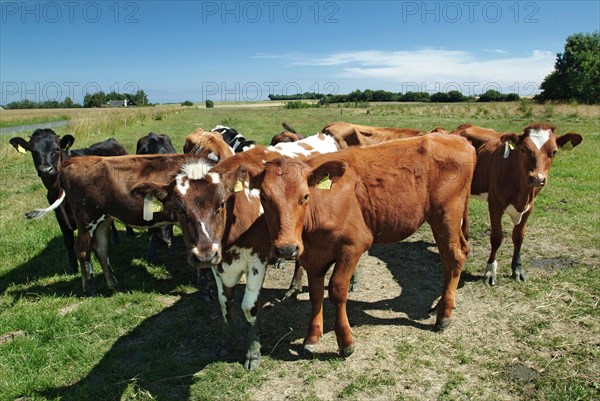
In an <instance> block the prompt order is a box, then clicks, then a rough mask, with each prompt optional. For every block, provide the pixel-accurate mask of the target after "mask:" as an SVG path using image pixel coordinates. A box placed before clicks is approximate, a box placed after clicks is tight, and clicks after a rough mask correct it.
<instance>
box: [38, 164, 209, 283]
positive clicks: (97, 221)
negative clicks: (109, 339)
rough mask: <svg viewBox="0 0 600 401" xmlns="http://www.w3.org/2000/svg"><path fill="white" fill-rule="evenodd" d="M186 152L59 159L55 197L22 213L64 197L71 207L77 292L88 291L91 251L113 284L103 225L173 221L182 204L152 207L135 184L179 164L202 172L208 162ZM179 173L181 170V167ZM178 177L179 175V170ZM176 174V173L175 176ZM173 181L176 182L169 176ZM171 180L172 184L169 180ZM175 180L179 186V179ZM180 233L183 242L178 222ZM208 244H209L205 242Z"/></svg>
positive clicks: (164, 176)
mask: <svg viewBox="0 0 600 401" xmlns="http://www.w3.org/2000/svg"><path fill="white" fill-rule="evenodd" d="M195 159H196V158H195V157H194V156H191V155H135V156H133V155H130V156H117V157H95V156H88V157H78V158H73V159H70V160H68V161H67V162H65V163H63V168H62V171H61V173H60V192H61V195H60V197H59V201H57V202H55V203H54V204H53V205H52V206H51V207H49V208H47V209H36V210H33V211H31V212H29V213H27V214H26V216H27V217H28V218H40V217H42V216H44V215H45V214H46V213H48V212H50V211H51V210H54V209H53V208H57V207H58V206H59V205H60V204H61V203H62V202H63V200H64V199H65V198H66V200H67V204H68V205H69V207H70V209H71V210H72V211H73V215H74V216H75V223H76V226H77V231H78V246H77V256H78V259H79V264H80V267H81V272H82V285H83V291H84V293H86V294H93V293H94V291H95V290H94V288H93V285H92V282H91V279H92V265H91V262H90V259H89V255H90V253H91V252H92V251H93V252H94V253H95V254H96V256H97V258H98V261H99V262H100V264H101V266H102V269H103V271H104V277H105V278H106V282H107V284H108V286H109V288H112V289H115V288H116V287H117V286H118V283H117V280H116V279H115V277H114V275H113V272H112V269H111V267H110V262H109V259H108V239H107V236H108V228H109V227H110V223H111V222H112V220H113V219H117V220H120V221H122V222H123V223H125V224H127V225H130V226H134V227H146V228H148V227H157V226H160V225H164V224H172V223H174V222H175V221H176V216H177V213H176V212H177V211H178V210H179V209H177V208H182V207H184V205H179V204H177V205H176V207H175V210H174V209H173V207H171V204H169V203H167V204H166V205H165V207H159V206H155V205H154V203H155V202H153V201H151V199H147V200H145V199H144V198H143V197H141V196H138V195H139V192H136V190H135V187H137V186H138V185H139V184H140V183H143V182H155V183H168V182H170V181H172V180H173V176H175V175H176V174H177V173H179V172H180V171H181V169H182V166H184V170H185V169H193V170H197V169H200V170H202V171H208V169H209V168H210V167H211V166H212V165H213V164H212V163H208V162H204V161H202V162H199V161H198V160H195ZM184 172H185V171H184ZM177 177H179V178H180V179H179V181H183V178H182V177H180V176H179V175H178V176H177ZM177 177H176V178H177ZM174 182H175V184H177V183H178V181H177V180H174ZM175 184H172V185H175ZM181 185H183V186H185V183H182V184H181ZM180 223H183V226H184V227H182V232H183V233H184V240H185V242H186V244H188V243H189V240H188V239H187V237H186V233H187V232H188V231H189V230H188V225H187V222H186V221H183V222H181V221H180ZM210 246H212V244H211V245H210ZM188 251H189V255H188V261H190V264H193V263H194V258H195V252H194V250H193V249H189V248H188Z"/></svg>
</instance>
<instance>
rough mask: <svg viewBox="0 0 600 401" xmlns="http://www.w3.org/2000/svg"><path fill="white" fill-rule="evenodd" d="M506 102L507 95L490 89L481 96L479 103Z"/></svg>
mask: <svg viewBox="0 0 600 401" xmlns="http://www.w3.org/2000/svg"><path fill="white" fill-rule="evenodd" d="M505 100H506V95H503V94H502V93H500V92H498V91H497V90H494V89H489V90H487V91H485V93H482V94H481V96H479V99H478V100H477V101H478V102H503V101H505Z"/></svg>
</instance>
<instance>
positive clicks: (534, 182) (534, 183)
mask: <svg viewBox="0 0 600 401" xmlns="http://www.w3.org/2000/svg"><path fill="white" fill-rule="evenodd" d="M547 182H548V180H547V179H546V176H545V175H543V174H539V173H538V174H532V175H530V176H529V179H528V180H527V183H528V184H529V186H530V187H534V188H539V187H543V186H545V185H546V183H547Z"/></svg>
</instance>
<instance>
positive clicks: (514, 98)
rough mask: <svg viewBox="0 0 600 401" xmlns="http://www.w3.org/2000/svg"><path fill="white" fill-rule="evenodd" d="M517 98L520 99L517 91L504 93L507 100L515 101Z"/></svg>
mask: <svg viewBox="0 0 600 401" xmlns="http://www.w3.org/2000/svg"><path fill="white" fill-rule="evenodd" d="M519 99H521V97H520V96H519V94H517V93H509V94H508V95H506V99H505V100H506V101H507V102H516V101H518V100H519Z"/></svg>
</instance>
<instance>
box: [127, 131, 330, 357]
mask: <svg viewBox="0 0 600 401" xmlns="http://www.w3.org/2000/svg"><path fill="white" fill-rule="evenodd" d="M337 150H338V147H337V144H336V143H335V140H334V139H333V138H332V137H330V136H328V135H323V134H317V135H313V136H311V137H308V138H306V139H304V140H302V141H298V142H292V143H281V144H278V145H277V146H269V147H263V146H256V147H254V148H251V149H249V150H246V151H244V152H240V153H236V154H235V155H234V156H232V157H229V158H227V159H224V160H222V161H221V162H220V163H219V164H217V165H216V166H215V167H214V168H213V169H211V170H210V171H209V172H208V173H207V174H206V175H205V176H198V177H196V178H193V179H192V178H191V177H190V179H189V180H187V179H186V181H185V190H184V191H182V190H181V189H180V187H179V186H178V185H174V184H173V183H170V184H159V183H152V182H148V183H147V184H143V185H141V186H139V187H138V189H136V191H137V193H140V194H142V193H144V194H149V195H152V196H155V197H156V198H158V199H161V200H163V199H164V200H166V201H167V202H174V203H176V204H181V205H187V206H188V207H187V208H186V209H185V210H183V209H181V208H179V209H177V210H178V213H181V214H182V215H181V216H180V217H179V220H180V221H187V222H188V225H193V226H195V227H200V229H196V230H195V231H194V230H190V231H192V232H196V233H202V235H198V236H197V237H196V238H194V237H193V233H192V234H191V235H189V236H188V237H189V238H190V241H191V242H190V243H189V244H188V247H189V248H190V249H196V256H197V257H198V259H199V260H204V261H206V262H205V265H206V266H208V265H213V266H214V265H217V264H219V263H220V266H215V267H213V273H214V275H215V279H216V282H217V290H218V298H219V303H220V305H221V311H222V314H223V323H222V324H223V328H222V330H221V333H222V338H221V339H220V340H219V344H218V350H217V354H218V355H220V356H225V355H227V354H229V352H230V349H231V341H232V333H233V309H232V308H233V299H234V288H235V286H236V284H237V283H238V281H239V280H240V278H241V276H242V275H246V289H245V293H244V298H243V301H242V309H243V311H244V315H245V317H246V321H247V322H248V323H249V326H248V334H247V338H248V348H247V353H246V361H245V364H244V366H245V367H246V368H247V369H255V368H256V367H258V365H259V364H260V357H261V354H260V338H259V333H258V327H257V314H258V310H259V308H260V305H259V299H258V297H259V294H260V290H261V287H262V284H263V280H264V277H265V272H266V266H267V264H268V263H270V262H272V261H273V257H272V256H271V244H270V242H269V233H268V231H267V227H266V225H265V222H264V218H263V217H262V207H261V205H260V200H259V191H258V190H256V189H254V190H250V188H249V186H248V181H247V180H246V179H245V176H246V172H248V173H249V174H250V176H255V175H258V174H260V172H261V171H262V170H263V168H264V162H265V161H268V160H273V159H275V158H278V157H281V156H283V155H287V156H291V157H294V158H298V159H304V158H307V157H309V156H312V155H316V154H322V153H326V152H335V151H337ZM238 170H240V171H238ZM228 195H231V196H228ZM225 198H226V205H225V206H222V205H221V202H222V201H223V199H225ZM165 209H168V207H167V206H166V204H165ZM223 210H225V218H224V219H223V218H221V217H219V218H216V217H215V216H221V214H222V213H223ZM183 227H184V226H183V225H182V228H183ZM207 238H208V239H207ZM217 243H218V244H220V245H221V246H219V247H213V246H212V245H213V244H217ZM203 244H210V246H204V245H203ZM198 263H200V262H198Z"/></svg>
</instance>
